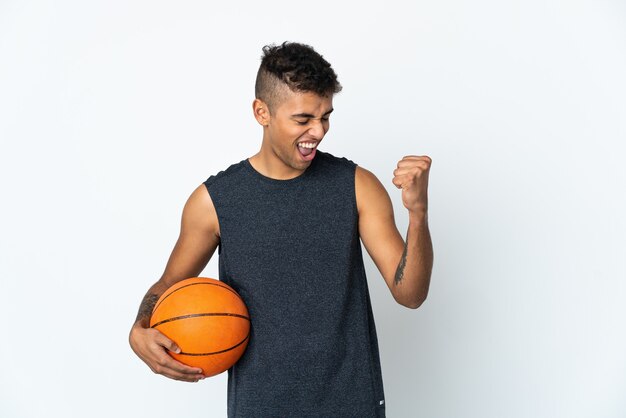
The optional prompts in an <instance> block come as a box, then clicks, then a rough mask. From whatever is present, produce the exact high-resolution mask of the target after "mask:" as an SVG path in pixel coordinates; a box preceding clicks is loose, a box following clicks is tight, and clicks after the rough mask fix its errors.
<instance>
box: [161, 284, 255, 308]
mask: <svg viewBox="0 0 626 418" xmlns="http://www.w3.org/2000/svg"><path fill="white" fill-rule="evenodd" d="M198 284H208V285H211V286H217V287H221V288H222V289H225V290H228V291H229V292H232V293H234V294H235V296H237V298H238V299H239V300H240V301H241V302H243V300H242V299H241V296H239V294H238V293H237V292H235V291H234V290H233V289H231V288H230V287H227V286H228V285H226V284H225V283H206V282H202V283H189V284H186V285H184V286H181V287H179V288H178V289H175V290H172V291H171V292H170V293H168V294H167V295H165V296H164V297H163V299H161V300H160V301H159V303H157V304H156V306H155V307H154V308H153V309H152V312H153V313H154V312H156V310H157V308H158V307H159V306H160V305H161V304H162V303H163V302H164V301H165V299H167V298H169V297H170V296H171V295H173V294H174V293H175V292H178V291H179V290H181V289H184V288H186V287H189V286H195V285H198ZM244 304H245V303H244Z"/></svg>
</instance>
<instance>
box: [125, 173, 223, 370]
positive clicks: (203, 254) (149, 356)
mask: <svg viewBox="0 0 626 418" xmlns="http://www.w3.org/2000/svg"><path fill="white" fill-rule="evenodd" d="M219 242H220V238H219V223H218V220H217V213H216V212H215V207H214V206H213V202H212V201H211V197H210V196H209V193H208V192H207V190H206V187H205V186H204V185H203V184H202V185H200V186H198V188H196V190H194V192H193V193H192V194H191V196H190V197H189V199H188V200H187V203H186V204H185V208H184V209H183V216H182V221H181V229H180V236H179V237H178V241H177V242H176V245H175V246H174V249H173V251H172V254H171V255H170V258H169V260H168V262H167V265H166V267H165V271H164V272H163V275H162V276H161V278H160V279H159V280H158V281H157V282H156V283H155V284H154V285H152V287H150V289H148V292H147V293H146V295H145V297H144V298H143V301H142V302H141V305H140V307H139V312H138V313H137V318H136V320H135V323H134V324H133V327H132V328H131V331H130V335H129V342H130V345H131V347H132V349H133V351H134V352H135V353H136V354H137V355H138V356H139V358H141V359H142V360H143V361H144V362H145V363H146V364H147V365H148V367H150V369H152V371H153V372H155V373H159V374H162V375H164V376H166V377H169V378H171V379H176V380H183V381H187V382H197V381H198V380H199V379H202V378H203V377H204V376H203V375H202V371H201V370H200V369H198V368H196V367H189V366H186V365H184V364H182V363H180V362H178V361H176V360H175V359H174V358H172V357H171V356H170V355H169V354H168V353H167V352H168V351H171V352H176V351H178V350H179V348H178V347H177V346H176V344H175V343H174V342H173V341H171V340H170V339H169V338H167V337H166V336H165V335H163V334H162V333H160V332H159V331H157V330H156V329H152V328H150V316H151V315H152V309H153V308H154V305H155V304H156V302H157V300H158V299H159V297H160V296H161V295H162V294H163V292H165V291H166V290H167V289H168V288H169V287H170V286H172V285H173V284H174V283H176V282H179V281H181V280H184V279H187V278H190V277H196V276H198V275H199V274H200V272H202V270H203V269H204V267H205V266H206V264H207V263H208V262H209V260H210V259H211V256H212V255H213V253H214V252H215V249H216V248H217V245H218V244H219Z"/></svg>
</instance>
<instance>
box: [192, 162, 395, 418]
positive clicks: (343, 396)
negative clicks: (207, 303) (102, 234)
mask: <svg viewBox="0 0 626 418" xmlns="http://www.w3.org/2000/svg"><path fill="white" fill-rule="evenodd" d="M355 169H356V165H355V164H354V163H353V162H352V161H349V160H347V159H345V158H337V157H334V156H332V155H330V154H328V153H324V152H320V151H317V155H316V156H315V158H314V159H313V161H312V162H311V165H310V166H309V168H307V170H306V171H305V172H304V173H303V174H301V175H300V176H298V177H296V178H294V179H290V180H275V179H271V178H268V177H265V176H263V175H261V174H260V173H259V172H257V171H256V170H255V169H254V168H253V167H252V166H251V165H250V163H249V162H248V160H243V161H241V162H239V163H237V164H233V165H231V166H230V167H229V168H228V169H226V170H224V171H221V172H219V173H218V174H217V175H215V176H211V177H209V179H208V180H207V181H206V182H205V183H204V184H205V186H206V188H207V190H208V192H209V194H210V196H211V199H212V200H213V204H214V205H215V209H216V211H217V217H218V220H219V225H220V233H221V239H220V244H219V249H218V253H219V278H220V280H222V281H224V282H225V283H227V284H228V285H230V286H232V287H233V288H234V289H235V290H236V291H237V292H239V294H240V295H241V297H242V298H243V300H244V301H245V302H246V305H247V306H248V310H249V313H250V320H251V333H250V340H249V343H248V347H247V349H246V351H245V353H244V355H243V356H242V358H241V359H240V360H239V361H238V362H237V363H236V364H235V365H234V366H233V367H232V368H230V369H229V370H228V416H229V417H231V418H234V417H237V418H239V417H246V418H250V417H255V418H257V417H260V418H263V417H272V418H274V417H281V418H282V417H359V418H366V417H384V416H385V405H384V395H383V383H382V374H381V368H380V359H379V353H378V342H377V338H376V328H375V325H374V317H373V314H372V307H371V303H370V297H369V292H368V286H367V280H366V277H365V268H364V266H363V256H362V253H361V244H360V239H359V231H358V213H357V208H356V196H355V190H354V176H355Z"/></svg>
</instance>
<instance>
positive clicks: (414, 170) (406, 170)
mask: <svg viewBox="0 0 626 418" xmlns="http://www.w3.org/2000/svg"><path fill="white" fill-rule="evenodd" d="M423 173H428V169H426V168H422V167H402V168H396V169H395V170H393V175H394V176H410V177H414V176H420V175H422V174H423Z"/></svg>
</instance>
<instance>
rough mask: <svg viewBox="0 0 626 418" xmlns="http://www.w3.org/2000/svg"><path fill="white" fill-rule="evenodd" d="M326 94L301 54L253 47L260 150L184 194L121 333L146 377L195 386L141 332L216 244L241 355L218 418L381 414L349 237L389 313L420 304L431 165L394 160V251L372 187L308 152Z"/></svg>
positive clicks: (311, 56) (334, 161)
mask: <svg viewBox="0 0 626 418" xmlns="http://www.w3.org/2000/svg"><path fill="white" fill-rule="evenodd" d="M340 90H341V86H340V84H339V82H338V81H337V76H336V74H335V72H334V71H333V70H332V68H331V67H330V64H329V63H328V62H326V60H324V59H323V58H322V56H321V55H319V54H318V53H317V52H315V51H314V50H313V48H311V47H309V46H307V45H302V44H297V43H284V44H282V45H280V46H269V47H265V48H264V57H263V59H262V63H261V66H260V68H259V71H258V75H257V82H256V91H255V93H256V99H255V100H254V102H253V112H254V117H255V118H256V120H257V121H258V123H259V124H260V125H261V126H262V127H263V141H262V144H261V150H260V151H259V152H258V153H257V154H256V155H254V156H252V157H250V158H249V159H246V160H243V161H241V162H239V163H237V164H233V165H231V166H230V167H228V168H227V169H226V170H224V171H222V172H219V173H218V174H217V175H215V176H211V177H210V178H209V179H208V180H207V181H206V182H205V183H204V184H202V185H200V186H199V187H198V188H197V189H196V190H195V191H194V192H193V193H192V195H191V196H190V198H189V200H188V201H187V204H186V205H185V208H184V210H183V217H182V226H181V233H180V237H179V239H178V241H177V243H176V245H175V247H174V250H173V252H172V254H171V256H170V259H169V261H168V263H167V266H166V268H165V272H164V273H163V276H162V277H161V278H160V279H159V281H158V282H156V283H155V284H154V285H153V286H152V287H151V288H150V289H149V290H148V293H147V294H146V296H145V298H144V300H143V302H142V303H141V307H140V309H139V314H138V315H137V319H136V322H135V324H134V325H133V327H132V330H131V333H130V344H131V346H132V348H133V350H134V351H135V353H137V355H138V356H139V357H140V358H141V359H142V360H143V361H144V362H145V363H146V364H147V365H148V366H149V367H150V368H151V369H152V370H153V371H154V372H155V373H160V374H163V375H165V376H167V377H169V378H172V379H178V380H183V381H188V382H195V381H198V380H199V379H202V378H203V375H202V371H201V370H199V369H196V368H192V367H187V366H185V365H183V364H181V363H179V362H177V361H175V360H174V359H173V358H172V357H170V356H169V355H168V354H167V353H168V351H172V352H176V351H178V350H179V348H178V347H177V346H176V344H175V343H174V342H173V341H171V340H169V339H168V338H166V337H165V336H164V335H162V334H161V333H159V332H158V331H156V330H154V329H150V328H149V325H148V324H149V318H150V313H151V311H152V308H153V306H154V304H155V302H156V300H157V299H158V297H159V296H160V295H161V294H162V293H163V292H164V291H165V290H166V289H167V288H168V287H169V286H171V285H172V284H174V283H176V282H177V281H179V280H182V279H186V278H188V277H194V276H197V275H198V274H200V272H201V271H202V270H203V268H204V267H205V266H206V264H207V262H208V261H209V259H210V258H211V256H212V255H213V253H214V251H215V250H216V248H218V246H219V275H220V279H221V280H223V281H224V282H226V283H227V284H229V285H231V286H232V287H233V288H234V289H235V290H237V292H239V294H240V295H241V296H242V298H243V299H244V301H245V302H246V304H247V306H248V310H249V313H250V318H251V335H250V340H249V344H248V347H247V349H246V352H245V353H244V355H243V356H242V358H241V359H240V360H239V362H238V363H237V364H235V365H234V366H233V367H232V368H231V369H230V370H229V373H228V416H229V417H348V416H350V417H353V416H354V417H363V418H364V417H384V416H385V405H384V394H383V384H382V376H381V370H380V360H379V353H378V343H377V337H376V329H375V325H374V318H373V314H372V309H371V305H370V297H369V293H368V287H367V280H366V277H365V269H364V266H363V259H362V254H361V241H362V242H363V245H364V246H365V248H366V249H367V251H368V253H369V254H370V256H371V257H372V259H373V260H374V262H375V264H376V266H377V267H378V269H379V270H380V273H381V274H382V276H383V278H384V280H385V281H386V283H387V285H388V287H389V289H390V291H391V293H392V295H393V297H394V298H395V300H396V301H397V302H398V303H400V304H402V305H404V306H407V307H409V308H417V307H419V306H420V305H421V304H422V302H423V301H424V300H425V299H426V296H427V293H428V288H429V283H430V274H431V269H432V263H433V250H432V244H431V239H430V233H429V229H428V222H427V206H428V205H427V187H428V174H429V169H430V164H431V160H430V158H428V157H426V156H407V157H404V158H403V159H402V160H401V161H400V162H399V163H398V165H397V168H396V169H395V170H394V172H393V174H394V177H393V184H394V185H395V186H396V187H398V188H400V189H402V201H403V203H404V206H405V207H406V208H407V209H408V212H409V227H408V232H407V238H406V243H405V242H404V241H403V239H402V236H401V235H400V233H399V232H398V229H397V228H396V225H395V222H394V215H393V209H392V205H391V200H390V198H389V195H388V194H387V192H386V190H385V188H384V187H383V186H382V184H381V183H380V182H379V181H378V179H377V178H376V177H375V176H374V175H373V174H372V173H370V172H369V171H367V170H365V169H363V168H361V167H358V166H356V164H354V163H353V162H351V161H349V160H347V159H345V158H337V157H334V156H332V155H330V154H328V153H324V152H321V151H319V150H318V147H319V145H320V142H321V141H322V139H323V138H324V135H325V134H326V133H327V132H328V129H329V116H330V114H331V112H332V111H333V106H332V101H333V95H334V94H335V93H337V92H339V91H340Z"/></svg>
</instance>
